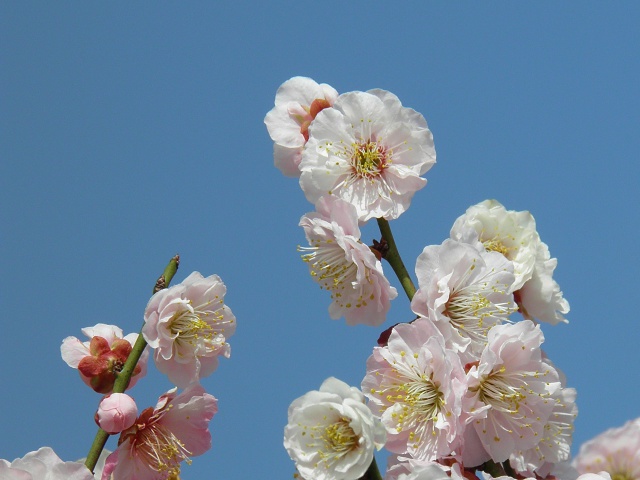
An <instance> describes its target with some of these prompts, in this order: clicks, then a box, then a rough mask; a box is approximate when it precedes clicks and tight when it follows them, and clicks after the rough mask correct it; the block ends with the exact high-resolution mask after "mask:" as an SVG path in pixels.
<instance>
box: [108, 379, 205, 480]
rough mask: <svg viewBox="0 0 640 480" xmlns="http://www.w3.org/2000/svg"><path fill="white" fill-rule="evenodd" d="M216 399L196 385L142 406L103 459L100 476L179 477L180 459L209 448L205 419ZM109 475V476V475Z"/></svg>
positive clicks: (129, 479)
mask: <svg viewBox="0 0 640 480" xmlns="http://www.w3.org/2000/svg"><path fill="white" fill-rule="evenodd" d="M217 411H218V401H217V400H216V398H215V397H214V396H212V395H209V394H208V393H206V392H205V391H204V388H202V386H201V385H200V384H197V383H194V384H191V385H189V386H188V387H187V388H186V389H185V390H184V391H183V392H182V393H180V394H179V395H176V388H173V389H172V390H169V391H168V392H167V393H165V394H164V395H162V396H161V397H160V399H159V400H158V403H157V405H156V406H155V408H152V407H150V408H147V409H145V410H144V411H143V412H142V413H141V414H140V416H139V417H138V418H137V419H136V421H135V422H134V424H133V426H132V427H130V428H129V429H127V430H124V431H123V432H122V433H121V434H120V438H119V440H118V448H117V449H116V450H115V451H114V452H113V453H112V454H111V455H109V457H108V458H107V460H106V463H105V466H104V469H103V472H102V478H103V480H107V479H109V478H114V479H118V480H168V479H174V478H179V474H180V467H181V464H182V462H186V463H187V464H190V463H191V460H190V459H191V457H195V456H198V455H202V454H203V453H205V452H206V451H207V450H209V449H210V448H211V433H210V432H209V422H210V421H211V419H212V418H213V416H214V415H215V414H216V413H217ZM111 475H113V477H111Z"/></svg>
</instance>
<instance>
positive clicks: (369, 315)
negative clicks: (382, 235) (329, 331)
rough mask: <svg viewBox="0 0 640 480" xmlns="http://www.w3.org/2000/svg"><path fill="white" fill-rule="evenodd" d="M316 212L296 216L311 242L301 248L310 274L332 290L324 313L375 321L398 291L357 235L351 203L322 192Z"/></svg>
mask: <svg viewBox="0 0 640 480" xmlns="http://www.w3.org/2000/svg"><path fill="white" fill-rule="evenodd" d="M316 210H317V212H313V213H308V214H307V215H305V216H303V217H302V218H301V219H300V226H301V227H302V228H304V231H305V234H306V236H307V240H308V241H309V244H310V245H311V246H310V247H306V248H300V250H301V251H303V252H308V253H305V254H304V255H302V259H303V260H304V261H305V262H307V264H308V265H309V271H310V273H311V277H312V278H313V279H314V280H315V281H316V282H318V283H319V284H320V288H323V289H325V290H328V291H329V292H331V300H332V303H331V305H330V306H329V315H330V316H331V318H332V319H334V320H335V319H338V318H340V317H341V316H344V318H345V320H346V321H347V324H348V325H355V324H358V323H363V324H366V325H372V326H377V325H380V324H381V323H382V322H384V320H385V318H386V315H387V312H388V311H389V308H390V306H391V300H392V299H394V298H396V296H397V295H398V292H397V291H396V289H395V288H393V287H392V286H391V285H390V284H389V281H388V280H387V278H386V277H385V276H384V273H383V272H382V264H381V263H380V260H378V259H377V258H376V256H375V255H374V254H373V252H372V251H371V249H370V248H369V247H368V246H367V245H365V244H364V243H362V242H361V241H360V229H359V228H358V218H357V216H356V212H355V208H354V207H353V206H352V205H351V204H349V203H347V202H345V201H344V200H341V199H339V198H337V197H332V196H325V197H322V198H321V199H320V200H318V203H317V204H316Z"/></svg>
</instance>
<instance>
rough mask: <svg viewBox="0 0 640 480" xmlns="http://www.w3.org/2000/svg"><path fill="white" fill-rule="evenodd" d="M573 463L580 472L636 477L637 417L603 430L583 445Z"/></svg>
mask: <svg viewBox="0 0 640 480" xmlns="http://www.w3.org/2000/svg"><path fill="white" fill-rule="evenodd" d="M573 466H574V467H575V468H576V469H577V470H578V472H580V473H581V474H588V473H599V472H600V474H601V472H603V471H604V472H607V473H609V474H610V475H611V478H614V479H628V480H637V479H640V419H636V420H633V421H630V422H627V423H626V424H624V425H623V426H622V427H618V428H612V429H610V430H607V431H606V432H604V433H601V434H600V435H598V436H597V437H595V438H593V439H591V440H589V441H588V442H586V443H585V444H583V445H582V446H581V447H580V451H579V452H578V455H577V456H576V458H574V460H573ZM585 480H586V479H585Z"/></svg>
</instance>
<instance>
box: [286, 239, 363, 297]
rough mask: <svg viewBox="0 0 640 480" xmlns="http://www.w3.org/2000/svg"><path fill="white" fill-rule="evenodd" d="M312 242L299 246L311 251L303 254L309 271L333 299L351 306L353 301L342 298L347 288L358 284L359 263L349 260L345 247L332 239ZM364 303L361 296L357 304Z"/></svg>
mask: <svg viewBox="0 0 640 480" xmlns="http://www.w3.org/2000/svg"><path fill="white" fill-rule="evenodd" d="M311 244H312V246H311V247H298V250H299V251H302V252H305V251H307V252H311V253H307V254H304V255H302V260H303V261H304V262H306V263H308V264H309V273H310V274H311V276H312V277H313V278H314V280H316V281H317V282H318V283H319V284H320V288H322V289H324V290H328V291H330V292H331V299H332V300H334V301H335V302H337V303H338V304H339V305H340V306H341V307H346V308H351V307H352V304H351V303H346V304H343V303H342V302H341V300H340V299H341V297H342V296H343V291H344V290H345V289H349V290H351V289H352V288H353V285H355V284H357V273H358V267H357V265H356V264H355V263H354V262H349V261H347V259H346V258H345V252H344V250H343V248H342V247H341V246H340V245H338V244H337V243H336V242H335V241H333V240H331V239H327V240H325V241H324V242H323V241H320V240H313V241H312V242H311ZM350 298H353V297H350ZM363 304H366V299H364V298H362V297H359V298H358V299H357V301H356V305H355V306H356V307H360V306H362V305H363Z"/></svg>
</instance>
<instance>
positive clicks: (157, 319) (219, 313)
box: [142, 272, 236, 388]
mask: <svg viewBox="0 0 640 480" xmlns="http://www.w3.org/2000/svg"><path fill="white" fill-rule="evenodd" d="M226 292H227V288H226V286H225V284H224V283H223V282H222V280H221V279H220V277H218V276H217V275H211V276H209V277H206V278H204V277H203V276H202V275H201V274H200V273H198V272H193V273H192V274H191V275H189V276H188V277H187V278H186V279H185V280H184V281H183V282H182V283H180V284H179V285H175V286H173V287H170V288H167V289H164V290H160V291H159V292H158V293H156V294H155V295H153V297H151V299H150V300H149V303H148V304H147V308H146V310H145V313H144V320H145V324H144V326H143V327H142V335H143V336H144V338H145V340H146V341H147V342H148V343H149V346H150V347H151V348H153V349H154V360H155V363H156V366H157V367H158V370H160V371H161V372H162V373H164V374H166V375H167V376H168V377H169V380H171V382H173V384H174V385H176V386H178V387H181V388H183V387H186V386H187V385H189V384H190V383H192V382H195V381H198V380H199V379H200V378H202V377H206V376H208V375H210V374H211V373H213V371H214V370H215V369H216V368H217V367H218V357H219V356H220V355H222V356H224V357H227V358H228V357H229V356H230V354H231V347H230V345H229V344H228V343H227V339H228V338H229V337H230V336H231V335H233V333H234V332H235V329H236V318H235V316H234V315H233V313H232V312H231V309H229V307H227V306H226V305H225V304H224V296H225V294H226Z"/></svg>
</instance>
